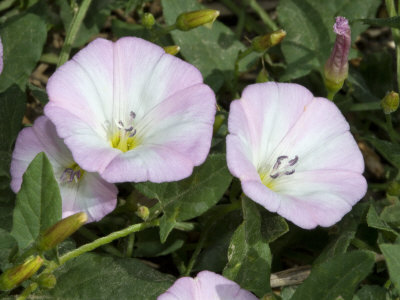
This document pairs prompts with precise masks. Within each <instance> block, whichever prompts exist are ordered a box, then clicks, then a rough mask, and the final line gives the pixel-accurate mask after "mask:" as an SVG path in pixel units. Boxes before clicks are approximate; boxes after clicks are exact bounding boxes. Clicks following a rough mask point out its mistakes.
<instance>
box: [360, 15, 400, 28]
mask: <svg viewBox="0 0 400 300" xmlns="http://www.w3.org/2000/svg"><path fill="white" fill-rule="evenodd" d="M354 21H361V22H363V23H364V24H368V25H374V26H379V27H391V28H397V29H400V17H391V18H384V19H383V18H382V19H358V20H354Z"/></svg>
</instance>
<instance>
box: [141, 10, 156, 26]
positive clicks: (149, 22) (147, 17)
mask: <svg viewBox="0 0 400 300" xmlns="http://www.w3.org/2000/svg"><path fill="white" fill-rule="evenodd" d="M155 23H156V20H155V19H154V16H153V15H152V14H151V13H145V14H144V15H143V18H142V25H143V26H144V27H146V28H147V29H151V28H152V27H153V26H154V24H155Z"/></svg>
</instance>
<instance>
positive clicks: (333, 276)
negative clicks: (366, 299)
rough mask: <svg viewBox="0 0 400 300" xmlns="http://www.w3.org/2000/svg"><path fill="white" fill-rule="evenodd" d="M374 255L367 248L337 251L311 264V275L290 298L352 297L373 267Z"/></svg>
mask: <svg viewBox="0 0 400 300" xmlns="http://www.w3.org/2000/svg"><path fill="white" fill-rule="evenodd" d="M374 263H375V255H374V253H373V252H370V251H352V252H348V253H344V254H338V255H336V256H334V257H332V258H330V259H328V260H327V261H325V262H324V263H321V264H319V265H316V266H315V267H313V268H312V270H311V274H310V276H309V277H308V278H307V279H306V280H305V281H304V283H303V284H302V285H300V286H299V287H298V288H297V289H296V292H295V293H294V295H293V296H292V297H291V298H290V299H291V300H303V299H309V300H313V299H315V300H335V299H337V298H338V297H339V296H341V297H343V299H351V296H352V295H353V292H354V290H355V288H356V287H357V285H358V284H359V283H360V282H361V280H363V279H364V278H365V277H366V276H367V275H368V274H369V273H370V272H371V270H372V267H373V265H374Z"/></svg>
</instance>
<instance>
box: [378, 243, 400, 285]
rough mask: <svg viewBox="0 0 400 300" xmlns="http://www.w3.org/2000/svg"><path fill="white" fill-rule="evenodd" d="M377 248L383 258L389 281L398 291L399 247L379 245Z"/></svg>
mask: <svg viewBox="0 0 400 300" xmlns="http://www.w3.org/2000/svg"><path fill="white" fill-rule="evenodd" d="M379 248H380V249H381V251H382V254H383V255H384V256H385V260H386V265H387V267H388V269H389V275H390V279H391V280H392V282H393V283H394V286H395V287H396V288H397V289H398V290H400V245H399V244H397V245H391V244H381V245H379Z"/></svg>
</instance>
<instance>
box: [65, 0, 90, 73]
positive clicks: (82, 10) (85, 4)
mask: <svg viewBox="0 0 400 300" xmlns="http://www.w3.org/2000/svg"><path fill="white" fill-rule="evenodd" d="M91 2H92V0H83V1H82V4H81V6H80V7H79V9H77V11H76V10H75V11H76V13H75V14H74V17H73V19H72V21H71V23H70V24H69V28H68V32H67V35H66V37H65V41H64V45H63V47H62V49H61V53H60V57H59V60H58V64H57V68H58V67H59V66H61V65H63V64H64V63H65V62H66V61H67V60H68V58H69V54H70V52H71V48H72V44H73V43H74V41H75V39H76V36H77V34H78V30H79V27H81V24H82V22H83V19H84V18H85V15H86V12H87V10H88V8H89V6H90V3H91Z"/></svg>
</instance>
